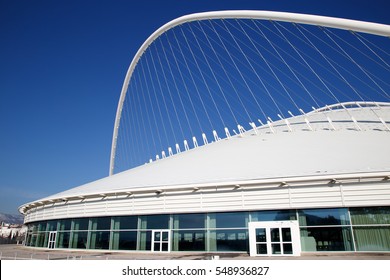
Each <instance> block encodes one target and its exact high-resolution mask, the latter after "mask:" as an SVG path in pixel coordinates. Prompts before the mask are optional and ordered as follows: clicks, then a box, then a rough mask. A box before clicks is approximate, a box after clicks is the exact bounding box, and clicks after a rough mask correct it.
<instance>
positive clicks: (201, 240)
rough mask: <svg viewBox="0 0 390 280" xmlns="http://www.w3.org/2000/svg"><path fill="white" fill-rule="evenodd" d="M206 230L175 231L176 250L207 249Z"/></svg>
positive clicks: (174, 242) (174, 248) (174, 245)
mask: <svg viewBox="0 0 390 280" xmlns="http://www.w3.org/2000/svg"><path fill="white" fill-rule="evenodd" d="M205 237H206V232H205V231H203V230H180V231H174V232H173V250H174V251H205V246H206V242H205V240H206V238H205Z"/></svg>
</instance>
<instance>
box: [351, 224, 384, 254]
mask: <svg viewBox="0 0 390 280" xmlns="http://www.w3.org/2000/svg"><path fill="white" fill-rule="evenodd" d="M353 232H354V237H355V243H356V250H357V251H390V227H354V228H353Z"/></svg>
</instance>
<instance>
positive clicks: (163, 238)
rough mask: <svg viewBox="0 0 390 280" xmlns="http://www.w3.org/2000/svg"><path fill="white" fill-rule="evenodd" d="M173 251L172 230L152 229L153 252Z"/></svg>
mask: <svg viewBox="0 0 390 280" xmlns="http://www.w3.org/2000/svg"><path fill="white" fill-rule="evenodd" d="M170 251H171V231H170V230H165V229H162V230H153V231H152V252H167V253H169V252H170Z"/></svg>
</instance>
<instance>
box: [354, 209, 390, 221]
mask: <svg viewBox="0 0 390 280" xmlns="http://www.w3.org/2000/svg"><path fill="white" fill-rule="evenodd" d="M350 213H351V220H352V224H353V225H369V224H371V225H372V224H376V225H380V224H388V225H389V224H390V207H364V208H351V209H350Z"/></svg>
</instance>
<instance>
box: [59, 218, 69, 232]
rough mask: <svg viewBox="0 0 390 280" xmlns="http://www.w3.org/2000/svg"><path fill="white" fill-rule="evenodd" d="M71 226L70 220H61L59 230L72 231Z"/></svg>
mask: <svg viewBox="0 0 390 280" xmlns="http://www.w3.org/2000/svg"><path fill="white" fill-rule="evenodd" d="M71 224H72V223H71V220H70V219H66V220H60V221H59V226H58V230H70V227H71Z"/></svg>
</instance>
